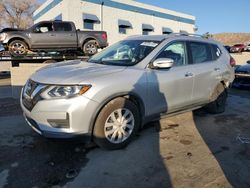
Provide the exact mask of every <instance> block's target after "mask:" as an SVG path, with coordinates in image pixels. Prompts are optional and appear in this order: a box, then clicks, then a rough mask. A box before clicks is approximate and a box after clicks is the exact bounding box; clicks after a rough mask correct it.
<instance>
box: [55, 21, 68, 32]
mask: <svg viewBox="0 0 250 188" xmlns="http://www.w3.org/2000/svg"><path fill="white" fill-rule="evenodd" d="M54 29H55V31H72V27H71V24H70V23H64V22H54Z"/></svg>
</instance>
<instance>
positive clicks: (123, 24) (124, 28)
mask: <svg viewBox="0 0 250 188" xmlns="http://www.w3.org/2000/svg"><path fill="white" fill-rule="evenodd" d="M118 27H119V33H120V34H127V32H128V29H132V24H131V23H130V22H129V21H127V20H118Z"/></svg>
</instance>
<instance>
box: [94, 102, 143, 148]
mask: <svg viewBox="0 0 250 188" xmlns="http://www.w3.org/2000/svg"><path fill="white" fill-rule="evenodd" d="M118 109H123V111H122V113H123V115H124V114H125V113H126V111H125V110H129V111H130V112H131V113H130V114H129V116H126V117H128V118H130V116H132V117H133V118H134V121H133V122H134V127H133V129H131V133H130V135H129V136H128V137H127V139H125V140H124V141H122V142H120V143H112V141H110V140H109V139H111V138H109V139H108V138H107V137H109V136H110V137H112V135H113V134H112V133H111V134H110V135H109V136H107V137H106V136H105V130H106V131H108V130H107V129H108V128H107V127H106V128H105V124H106V122H108V121H110V118H111V117H110V115H111V114H112V113H115V111H116V110H118ZM131 114H132V115H131ZM111 119H112V118H111ZM111 124H112V122H111ZM111 127H112V128H111V130H114V129H116V130H117V126H116V125H114V124H112V126H111ZM115 127H116V128H115ZM139 127H140V113H139V110H138V108H137V106H136V105H135V104H134V103H133V102H131V101H130V100H128V99H126V98H122V97H119V98H116V99H114V100H112V101H111V102H109V103H108V104H106V105H105V106H104V107H103V109H102V110H101V111H100V113H99V115H98V117H97V119H96V122H95V127H94V131H93V138H94V142H95V143H96V144H97V145H98V146H99V147H101V148H103V149H107V150H115V149H121V148H124V147H125V146H127V144H128V143H129V142H130V141H131V140H132V139H133V137H134V136H135V135H136V133H137V131H138V130H139ZM126 129H127V128H123V130H125V131H126V133H127V131H128V130H129V129H128V130H126ZM117 134H118V133H116V137H115V138H116V139H117V140H118V135H117Z"/></svg>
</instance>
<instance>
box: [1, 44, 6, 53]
mask: <svg viewBox="0 0 250 188" xmlns="http://www.w3.org/2000/svg"><path fill="white" fill-rule="evenodd" d="M3 51H5V48H4V45H3V44H2V43H0V53H1V52H3Z"/></svg>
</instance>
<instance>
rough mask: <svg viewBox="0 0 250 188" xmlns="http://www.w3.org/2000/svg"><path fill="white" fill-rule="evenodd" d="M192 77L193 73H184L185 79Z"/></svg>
mask: <svg viewBox="0 0 250 188" xmlns="http://www.w3.org/2000/svg"><path fill="white" fill-rule="evenodd" d="M192 76H193V73H191V72H186V74H185V77H192Z"/></svg>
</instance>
